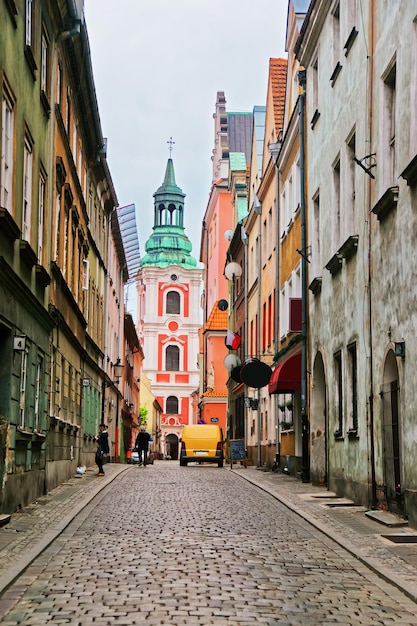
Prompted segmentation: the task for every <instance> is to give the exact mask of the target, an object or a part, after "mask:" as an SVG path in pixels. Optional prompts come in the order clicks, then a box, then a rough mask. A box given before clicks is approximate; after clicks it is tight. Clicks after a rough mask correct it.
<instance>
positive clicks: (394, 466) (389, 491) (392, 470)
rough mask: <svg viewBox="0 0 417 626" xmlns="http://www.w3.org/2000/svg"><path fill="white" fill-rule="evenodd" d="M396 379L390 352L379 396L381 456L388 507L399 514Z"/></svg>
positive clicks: (398, 413)
mask: <svg viewBox="0 0 417 626" xmlns="http://www.w3.org/2000/svg"><path fill="white" fill-rule="evenodd" d="M399 392H400V387H399V381H398V366H397V360H396V357H395V355H394V352H393V351H392V350H390V351H389V353H388V355H387V358H386V360H385V366H384V382H383V384H382V386H381V390H380V396H381V399H382V458H383V471H384V486H385V494H386V499H387V506H388V510H389V511H392V512H393V513H397V514H399V515H402V514H403V512H404V502H403V492H402V487H401V485H402V477H401V429H400V410H399Z"/></svg>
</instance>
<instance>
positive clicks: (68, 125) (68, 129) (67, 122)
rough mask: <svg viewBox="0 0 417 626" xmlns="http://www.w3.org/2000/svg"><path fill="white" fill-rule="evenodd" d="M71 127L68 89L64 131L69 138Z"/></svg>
mask: <svg viewBox="0 0 417 626" xmlns="http://www.w3.org/2000/svg"><path fill="white" fill-rule="evenodd" d="M70 126H71V97H70V92H69V89H68V91H67V118H66V131H67V135H68V136H69V133H70Z"/></svg>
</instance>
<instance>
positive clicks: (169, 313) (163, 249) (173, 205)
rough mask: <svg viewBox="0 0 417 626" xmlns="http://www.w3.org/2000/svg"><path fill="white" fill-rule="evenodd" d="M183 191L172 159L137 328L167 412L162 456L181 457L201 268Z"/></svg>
mask: <svg viewBox="0 0 417 626" xmlns="http://www.w3.org/2000/svg"><path fill="white" fill-rule="evenodd" d="M184 199H185V194H184V193H183V191H182V190H181V189H180V188H179V187H178V185H177V184H176V182H175V173H174V164H173V161H172V159H171V158H169V159H168V163H167V167H166V171H165V177H164V181H163V183H162V185H161V186H160V187H159V188H158V189H157V191H156V192H155V194H154V227H153V232H152V234H151V236H150V238H149V239H148V241H147V242H146V244H145V253H146V254H145V255H144V257H143V258H142V259H141V263H140V270H139V273H138V297H139V302H138V312H139V320H138V328H139V335H140V337H143V347H144V353H145V361H144V369H145V372H146V375H147V376H148V378H149V380H150V381H151V388H152V392H153V393H154V395H155V398H156V400H157V402H158V403H159V405H160V406H161V407H162V409H163V412H162V415H161V431H162V432H161V438H162V449H163V454H164V455H165V456H167V457H169V458H178V454H179V441H180V438H181V433H182V428H183V426H185V425H186V424H190V423H192V416H193V399H192V394H193V393H194V392H195V391H196V390H197V389H198V388H199V371H198V355H199V329H200V326H201V320H200V290H201V270H200V269H199V268H198V267H197V261H196V259H194V257H192V256H191V250H192V246H191V242H190V241H189V239H188V237H187V236H186V234H185V230H184V215H185V212H184Z"/></svg>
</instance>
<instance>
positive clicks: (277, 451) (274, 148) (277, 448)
mask: <svg viewBox="0 0 417 626" xmlns="http://www.w3.org/2000/svg"><path fill="white" fill-rule="evenodd" d="M281 146H282V142H281V141H278V142H277V143H275V144H271V145H270V146H269V151H270V153H271V155H272V158H273V159H274V164H275V176H276V190H275V213H276V220H275V224H276V238H275V240H276V243H277V250H276V254H275V281H276V282H275V285H276V287H275V320H274V323H275V336H274V348H275V352H278V336H279V293H280V290H279V252H280V250H279V227H280V224H279V168H278V155H279V152H280V150H281ZM274 400H275V402H274V410H275V464H276V466H277V467H279V463H280V458H281V441H280V432H279V414H278V413H279V409H278V394H274Z"/></svg>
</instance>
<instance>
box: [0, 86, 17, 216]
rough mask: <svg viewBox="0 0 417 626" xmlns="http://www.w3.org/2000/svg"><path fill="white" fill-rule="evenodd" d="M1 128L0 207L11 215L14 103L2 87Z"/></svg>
mask: <svg viewBox="0 0 417 626" xmlns="http://www.w3.org/2000/svg"><path fill="white" fill-rule="evenodd" d="M3 89H4V95H3V102H2V112H1V119H2V126H1V170H0V206H2V207H3V208H5V209H7V210H8V211H9V213H12V206H13V197H12V189H13V133H14V118H15V111H14V102H13V100H12V98H11V97H10V95H9V93H8V91H7V89H6V88H5V87H4V86H3Z"/></svg>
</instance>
